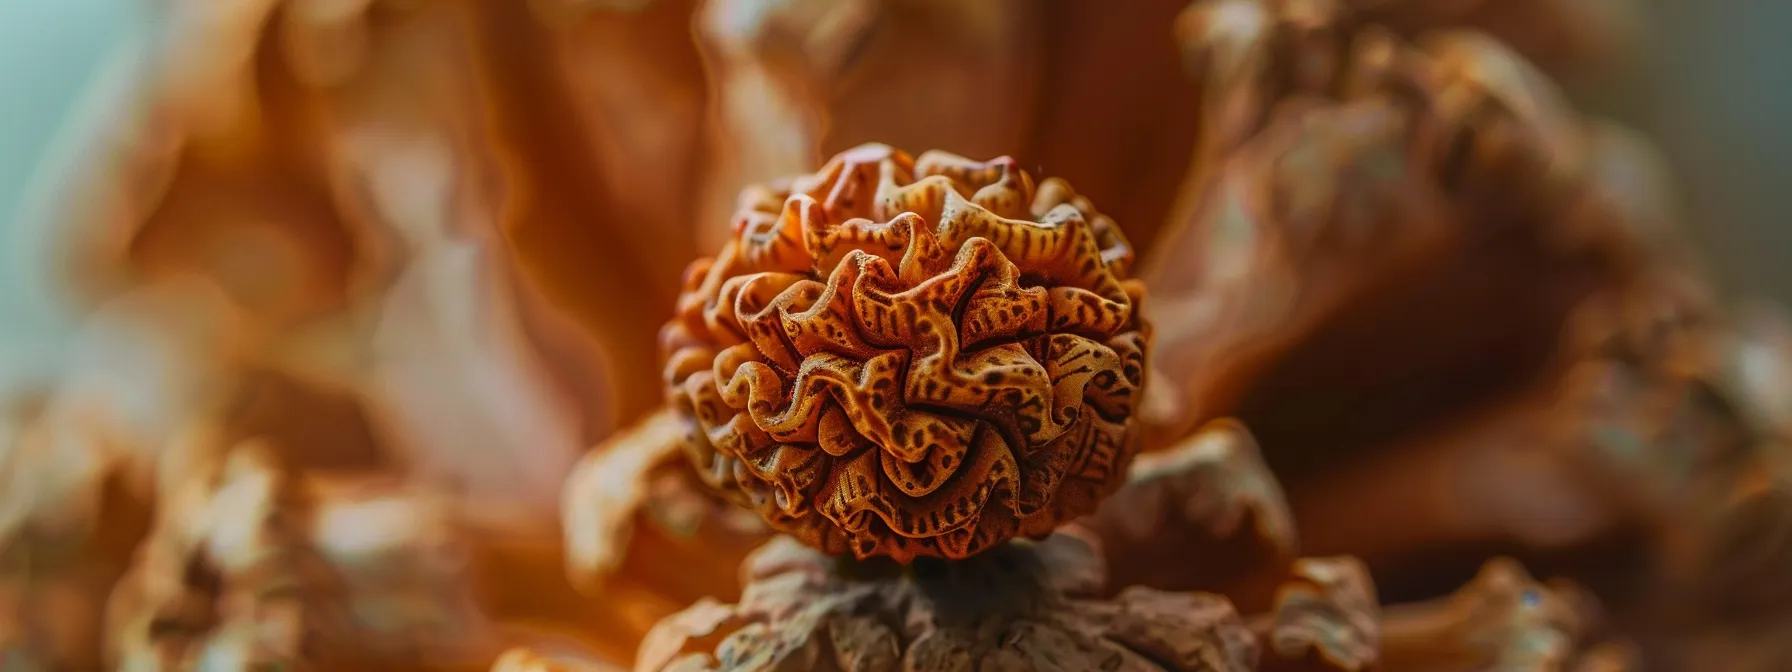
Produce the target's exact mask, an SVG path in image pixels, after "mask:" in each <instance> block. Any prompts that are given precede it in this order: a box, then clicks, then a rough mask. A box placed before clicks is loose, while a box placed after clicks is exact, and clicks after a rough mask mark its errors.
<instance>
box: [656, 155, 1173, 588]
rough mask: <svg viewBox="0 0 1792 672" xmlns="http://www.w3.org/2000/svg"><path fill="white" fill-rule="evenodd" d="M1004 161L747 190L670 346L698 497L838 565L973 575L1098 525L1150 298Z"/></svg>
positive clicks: (930, 161) (1075, 214) (1095, 221)
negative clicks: (948, 564) (725, 498)
mask: <svg viewBox="0 0 1792 672" xmlns="http://www.w3.org/2000/svg"><path fill="white" fill-rule="evenodd" d="M1131 260H1132V252H1131V249H1130V248H1129V247H1128V246H1127V244H1126V241H1125V240H1124V239H1123V238H1122V236H1121V235H1120V233H1119V230H1118V229H1117V228H1116V227H1115V226H1114V225H1113V223H1112V221H1111V220H1108V219H1107V218H1105V217H1103V216H1101V215H1100V214H1099V213H1096V212H1095V211H1094V210H1093V209H1092V208H1091V207H1090V206H1089V204H1088V202H1087V200H1086V199H1082V198H1080V197H1078V196H1077V195H1076V194H1075V193H1074V192H1073V191H1071V190H1070V188H1069V187H1068V186H1067V185H1065V184H1064V183H1062V182H1061V181H1058V180H1047V181H1045V182H1044V183H1043V184H1040V185H1038V186H1037V187H1036V186H1035V185H1034V183H1033V180H1032V178H1031V177H1030V176H1029V175H1027V174H1026V173H1025V172H1023V171H1021V170H1020V169H1019V168H1018V167H1017V166H1016V164H1015V162H1014V161H1013V160H1012V159H1008V158H1005V157H1004V158H999V159H995V160H993V161H988V162H978V161H971V160H969V159H964V158H961V157H957V156H951V155H948V154H943V153H938V152H930V153H927V154H923V155H921V156H920V158H919V159H913V158H910V157H909V156H908V155H906V154H904V153H902V152H899V151H896V150H894V149H891V148H889V147H885V146H882V145H866V146H862V147H858V148H855V149H853V150H850V151H847V152H845V153H842V154H841V155H839V156H837V157H835V158H834V159H833V160H832V161H830V162H829V163H828V164H827V165H826V166H825V167H823V168H822V170H821V171H820V172H818V173H816V174H813V175H807V176H803V177H799V178H795V179H792V180H788V181H785V182H783V183H780V184H774V185H770V186H767V187H756V188H750V189H748V190H747V191H746V192H744V193H743V194H742V199H741V208H740V211H739V212H738V214H737V215H736V218H735V221H734V234H733V237H732V239H731V240H730V241H729V242H728V243H727V244H726V245H725V246H724V247H723V249H722V250H721V252H720V254H718V255H717V257H715V258H714V259H709V260H703V261H699V262H698V263H696V264H695V265H693V266H692V269H691V271H690V273H689V276H688V284H687V286H686V288H685V291H684V293H683V295H682V296H681V297H680V299H679V305H678V311H677V316H676V317H675V318H674V320H673V321H672V323H671V324H669V325H667V327H666V329H665V331H664V332H663V333H662V343H663V345H664V347H665V350H666V355H667V360H666V380H667V384H668V385H669V387H670V390H669V391H670V396H671V398H672V401H673V405H674V406H675V407H676V408H677V409H679V410H680V412H681V413H683V414H684V416H685V418H686V419H687V420H688V421H689V422H691V423H692V427H693V429H694V431H695V434H696V436H694V437H693V440H692V441H690V442H689V444H690V446H691V448H690V452H691V457H692V459H693V460H694V461H695V463H696V465H697V467H698V470H699V471H700V472H701V473H703V474H704V476H705V478H706V480H708V482H709V483H710V485H712V486H714V487H717V488H719V489H720V490H721V491H723V492H725V493H727V494H728V495H729V496H730V497H732V498H734V499H735V500H736V501H737V502H739V503H741V504H743V505H745V506H748V507H750V508H752V509H753V510H755V511H756V512H758V513H759V514H760V515H761V516H762V517H764V518H765V520H766V521H767V522H768V523H769V524H771V525H772V527H774V528H776V529H778V530H780V531H783V532H786V533H789V534H792V535H794V536H796V537H798V538H800V539H802V540H803V541H805V542H807V543H809V544H811V545H814V546H817V547H818V548H820V549H822V550H824V551H827V552H830V553H845V552H849V551H850V552H851V553H853V554H855V555H857V556H860V557H869V556H877V555H884V556H890V557H892V558H895V559H896V560H898V561H904V562H906V561H908V560H912V559H913V558H915V557H919V556H943V557H950V558H960V557H965V556H968V555H971V554H974V553H977V552H978V551H981V550H984V549H987V548H989V547H991V546H993V545H996V544H999V543H1001V542H1003V541H1006V540H1008V539H1010V538H1013V537H1015V536H1040V535H1044V534H1046V533H1048V532H1050V531H1051V529H1052V528H1053V527H1055V526H1056V524H1057V523H1058V522H1060V521H1063V520H1066V519H1068V518H1071V517H1075V516H1079V515H1083V514H1086V513H1088V512H1090V511H1092V510H1093V509H1094V507H1095V505H1096V503H1097V502H1098V501H1099V500H1100V499H1101V498H1102V497H1103V496H1105V495H1106V494H1107V493H1108V492H1109V491H1111V490H1112V488H1113V487H1114V486H1115V485H1116V483H1117V480H1118V479H1119V477H1120V475H1121V474H1123V473H1124V472H1125V467H1126V464H1127V462H1128V461H1129V460H1130V458H1131V455H1132V453H1133V451H1134V448H1135V445H1136V434H1137V432H1136V428H1135V425H1134V423H1133V421H1132V414H1133V413H1132V412H1133V405H1134V400H1135V398H1136V397H1137V394H1138V390H1139V387H1140V384H1141V383H1142V382H1143V381H1142V377H1143V375H1144V371H1145V362H1144V358H1145V350H1146V334H1147V328H1146V326H1145V325H1144V323H1143V321H1142V318H1141V316H1140V314H1139V310H1138V302H1139V300H1140V299H1141V296H1142V289H1141V286H1140V285H1139V284H1138V283H1137V282H1135V281H1131V280H1127V279H1126V273H1127V268H1128V266H1129V265H1130V263H1131Z"/></svg>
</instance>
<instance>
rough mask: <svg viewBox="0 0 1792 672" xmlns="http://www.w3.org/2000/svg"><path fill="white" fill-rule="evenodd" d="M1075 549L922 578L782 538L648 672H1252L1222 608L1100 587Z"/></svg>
mask: <svg viewBox="0 0 1792 672" xmlns="http://www.w3.org/2000/svg"><path fill="white" fill-rule="evenodd" d="M1099 565H1100V560H1099V557H1098V556H1097V554H1096V552H1095V550H1094V549H1093V548H1091V547H1089V545H1088V544H1087V543H1085V542H1083V541H1081V540H1079V539H1077V538H1076V537H1073V536H1068V535H1059V536H1054V537H1052V538H1049V539H1047V540H1045V541H1042V542H1038V543H1031V542H1012V543H1009V544H1007V545H1004V546H1002V547H999V548H996V549H992V550H990V551H989V552H988V553H985V554H982V555H979V556H977V557H974V558H970V559H966V560H954V561H940V560H937V559H925V560H922V561H919V562H917V563H916V564H915V565H914V566H912V567H910V568H906V569H904V568H899V567H896V566H893V565H890V564H888V563H879V562H874V563H871V564H856V563H854V562H852V561H850V560H837V559H832V558H828V557H827V556H824V555H822V554H820V553H818V552H816V551H815V550H813V549H809V548H804V547H803V546H801V545H800V544H799V543H797V542H796V541H795V540H792V539H790V538H788V537H780V538H778V539H775V540H773V541H772V542H770V543H769V544H767V545H766V546H765V547H763V548H761V549H760V550H759V551H758V552H756V553H755V554H754V555H753V556H752V557H751V558H750V559H749V560H748V561H747V565H746V566H745V567H744V571H745V573H746V578H747V588H746V591H745V593H744V594H743V596H742V598H741V602H740V603H739V604H736V605H722V604H719V603H716V602H714V601H704V602H700V603H699V604H697V605H696V606H693V607H691V608H690V609H687V610H685V611H684V612H681V613H680V614H678V615H676V616H673V617H672V618H669V619H667V620H666V621H664V622H662V623H661V624H660V625H659V626H658V627H657V628H655V630H654V632H653V634H652V635H650V636H649V638H648V640H647V641H646V642H645V643H644V644H643V645H642V647H641V653H640V656H639V657H638V658H637V659H636V667H635V669H636V670H640V671H642V672H647V671H649V670H683V671H695V670H733V671H737V672H752V671H757V670H818V669H838V670H864V671H867V672H870V671H873V670H941V671H952V670H1015V671H1019V670H1040V669H1064V670H1139V671H1145V670H1189V671H1194V670H1201V671H1216V672H1217V671H1235V670H1236V671H1242V670H1250V669H1253V668H1254V666H1255V664H1256V659H1257V645H1256V641H1255V639H1254V638H1253V637H1252V636H1251V634H1250V632H1249V631H1248V630H1247V629H1246V628H1245V627H1244V624H1243V622H1242V621H1241V620H1240V619H1239V617H1238V615H1237V613H1236V612H1234V611H1233V609H1232V606H1231V605H1230V604H1228V603H1227V602H1226V601H1225V600H1224V599H1223V598H1219V597H1215V596H1212V595H1204V594H1198V593H1161V592H1157V591H1154V590H1150V589H1146V588H1132V589H1128V590H1125V591H1122V592H1121V593H1120V594H1119V595H1118V596H1116V597H1115V598H1113V599H1112V600H1091V599H1086V598H1084V597H1082V596H1084V595H1086V594H1087V593H1088V591H1090V590H1093V589H1097V588H1098V587H1099V583H1100V581H1099V577H1100V574H1101V572H1100V567H1099Z"/></svg>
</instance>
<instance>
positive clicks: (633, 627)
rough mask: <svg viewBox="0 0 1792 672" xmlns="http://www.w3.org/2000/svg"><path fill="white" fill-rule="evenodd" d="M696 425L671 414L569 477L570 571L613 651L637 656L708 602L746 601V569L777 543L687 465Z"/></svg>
mask: <svg viewBox="0 0 1792 672" xmlns="http://www.w3.org/2000/svg"><path fill="white" fill-rule="evenodd" d="M691 440H694V437H693V435H692V434H691V427H690V425H689V424H688V423H686V422H685V421H683V420H682V419H680V418H679V417H678V416H677V414H675V413H673V412H672V411H670V410H661V411H659V412H657V413H655V414H653V415H651V416H648V418H647V419H646V420H644V421H643V422H641V423H640V424H639V425H637V426H635V427H633V428H630V429H628V430H625V431H624V432H622V433H619V434H617V435H616V436H613V437H611V438H610V439H609V440H607V441H605V442H604V443H602V444H600V445H599V446H598V447H597V448H595V449H593V450H592V451H591V452H590V453H589V454H587V455H586V456H585V458H584V459H583V460H581V461H580V462H579V464H578V465H577V466H576V467H575V468H574V469H573V472H572V475H571V476H570V477H568V478H567V481H566V485H565V489H564V491H563V492H562V497H563V499H564V513H565V520H564V527H565V534H566V543H565V549H566V550H565V558H564V560H563V562H564V564H565V572H566V574H567V575H568V576H569V577H570V578H571V579H572V581H573V585H575V586H577V587H578V588H579V589H580V590H581V591H582V592H584V593H586V594H588V595H590V596H592V597H593V598H594V599H595V600H596V601H597V602H598V603H599V604H600V605H601V606H589V607H585V608H584V610H585V611H587V612H590V614H592V616H591V617H589V618H587V619H583V620H587V621H589V620H591V619H593V618H595V619H597V621H595V622H592V623H589V625H590V628H589V629H590V630H591V631H592V632H593V633H594V636H595V637H596V638H597V639H598V640H601V641H596V642H594V643H595V644H599V645H601V648H603V649H604V652H605V653H607V654H611V655H613V657H615V658H617V659H621V660H626V659H628V657H629V656H631V655H633V653H634V649H635V647H637V646H639V644H640V641H641V638H642V637H643V636H645V635H646V634H647V631H648V630H649V629H650V628H652V627H653V625H654V624H655V623H657V622H659V620H660V619H663V618H665V617H667V616H669V615H671V614H673V613H675V612H677V611H678V610H680V609H683V608H685V607H686V606H688V605H690V604H691V603H692V602H695V601H697V600H699V599H702V598H715V599H734V598H735V597H736V596H738V595H739V594H740V574H739V570H740V563H741V562H742V560H743V559H745V558H746V556H747V554H748V553H749V552H751V551H752V550H753V548H754V547H756V546H758V545H759V544H760V543H763V542H764V540H765V539H766V538H767V536H768V535H767V531H766V529H765V525H764V523H763V522H761V521H760V519H759V517H758V516H755V515H753V514H752V513H751V512H749V511H746V510H743V509H741V508H739V507H736V506H733V505H731V504H729V503H727V502H725V501H722V500H720V499H719V498H718V497H717V496H716V495H715V493H714V492H713V491H711V490H710V489H708V488H706V487H704V485H703V483H702V482H701V481H700V480H699V479H698V478H697V476H696V474H695V473H693V471H692V469H691V464H690V461H689V460H687V459H685V448H684V446H685V444H686V443H687V442H688V441H691Z"/></svg>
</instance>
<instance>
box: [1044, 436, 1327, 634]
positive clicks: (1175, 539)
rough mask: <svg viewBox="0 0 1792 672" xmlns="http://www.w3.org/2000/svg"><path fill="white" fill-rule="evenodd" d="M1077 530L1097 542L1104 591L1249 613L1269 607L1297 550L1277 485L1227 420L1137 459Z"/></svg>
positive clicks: (1248, 438) (1253, 448) (1245, 438)
mask: <svg viewBox="0 0 1792 672" xmlns="http://www.w3.org/2000/svg"><path fill="white" fill-rule="evenodd" d="M1077 524H1078V525H1079V526H1082V527H1084V528H1087V529H1089V530H1090V531H1091V532H1093V533H1094V534H1095V535H1096V536H1097V537H1098V538H1100V539H1101V544H1100V546H1101V550H1102V552H1103V555H1104V556H1105V557H1106V563H1107V567H1108V575H1109V580H1110V585H1112V586H1115V587H1120V586H1132V585H1142V586H1150V587H1152V588H1157V589H1160V590H1176V591H1183V590H1202V591H1213V592H1219V593H1222V594H1225V595H1226V596H1227V597H1229V598H1231V599H1232V600H1233V601H1234V602H1235V603H1237V604H1239V605H1240V607H1241V608H1243V609H1245V610H1247V611H1251V610H1254V609H1255V608H1257V607H1267V606H1268V599H1269V597H1270V591H1271V590H1273V589H1274V586H1275V583H1276V582H1279V581H1280V580H1281V579H1282V578H1283V577H1284V575H1285V573H1286V570H1287V567H1288V563H1290V562H1292V561H1293V560H1294V555H1295V552H1296V548H1295V546H1296V538H1295V531H1294V523H1293V520H1292V519H1291V518H1290V517H1289V515H1288V506H1287V503H1286V502H1284V501H1283V498H1282V489H1281V486H1280V485H1279V484H1278V483H1277V482H1276V480H1275V476H1274V475H1272V474H1270V473H1269V470H1268V469H1267V468H1266V467H1264V466H1263V460H1262V457H1261V456H1260V455H1258V453H1257V446H1256V443H1255V442H1254V441H1253V440H1252V439H1251V436H1250V433H1249V431H1248V430H1246V429H1245V427H1244V426H1243V425H1241V424H1239V423H1237V422H1233V421H1223V420H1222V421H1215V422H1212V423H1209V424H1208V425H1207V426H1206V427H1203V428H1202V429H1201V431H1199V432H1196V433H1195V434H1194V435H1193V436H1190V437H1189V438H1187V439H1184V440H1182V441H1181V442H1180V443H1178V444H1177V445H1176V446H1174V447H1171V448H1167V449H1165V450H1162V451H1159V452H1154V453H1147V454H1144V455H1141V456H1139V458H1138V459H1137V460H1135V461H1134V462H1133V466H1132V472H1131V474H1130V476H1129V478H1128V480H1127V483H1126V484H1125V485H1123V486H1121V487H1120V489H1119V490H1118V491H1116V492H1115V493H1114V496H1113V497H1110V498H1109V499H1108V500H1107V501H1105V502H1103V503H1102V505H1101V508H1100V509H1099V510H1097V512H1096V513H1095V515H1093V516H1090V517H1088V518H1084V519H1082V520H1080V521H1078V523H1077Z"/></svg>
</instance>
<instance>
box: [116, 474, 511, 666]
mask: <svg viewBox="0 0 1792 672" xmlns="http://www.w3.org/2000/svg"><path fill="white" fill-rule="evenodd" d="M209 448H210V449H212V450H216V446H210V447H209ZM195 449H196V450H206V449H208V446H196V447H195ZM190 464H193V465H194V467H193V468H192V469H190V470H188V477H187V478H186V479H183V480H182V481H181V482H180V485H179V486H178V487H176V488H173V489H171V490H169V491H167V492H166V493H165V497H164V499H163V501H162V506H161V507H160V509H159V512H158V520H157V522H156V526H155V528H154V530H153V531H152V533H151V536H150V538H149V539H148V540H147V541H146V542H145V543H144V545H143V547H142V548H141V549H140V551H139V554H138V557H137V560H136V564H135V566H134V567H133V569H132V571H131V573H130V574H129V575H127V577H126V578H125V580H124V581H122V582H121V583H120V585H119V587H118V588H117V590H116V591H115V592H114V595H113V601H112V605H111V607H110V614H109V619H110V622H111V627H110V631H111V633H112V641H111V642H110V646H109V655H110V656H111V657H112V659H113V660H114V662H115V663H116V664H117V665H118V666H120V667H122V668H126V669H143V670H162V669H169V670H173V669H217V670H237V669H244V670H246V669H260V668H261V667H262V666H267V665H279V666H286V667H294V668H298V669H366V668H368V667H378V666H382V665H397V664H404V665H414V666H421V667H424V668H433V667H436V666H449V667H452V666H455V665H459V664H465V663H466V662H467V661H469V660H479V659H483V660H490V656H491V655H493V654H494V653H495V651H496V646H495V643H494V642H493V641H492V640H491V633H490V632H489V631H488V630H487V628H488V624H486V623H485V622H484V619H483V617H482V615H481V614H480V613H479V612H478V610H477V608H476V607H475V606H474V605H473V604H472V603H471V601H470V600H469V598H468V596H467V594H466V593H465V592H464V591H463V589H462V588H463V587H462V586H461V585H459V577H460V572H461V570H462V567H461V566H460V564H459V563H460V562H461V561H463V560H464V558H463V557H462V551H460V550H459V547H458V541H457V539H456V538H455V533H456V531H455V530H454V528H453V526H452V524H451V523H450V522H449V519H448V518H447V517H446V516H445V515H443V508H444V507H443V503H442V502H440V501H439V500H437V499H435V498H434V497H433V496H431V495H429V494H428V493H406V492H403V491H398V490H394V489H393V488H392V487H391V484H390V483H380V482H378V481H368V480H365V479H350V480H332V479H317V478H309V477H306V476H303V475H298V474H294V473H292V472H290V471H289V470H287V469H284V468H282V467H281V466H280V465H279V463H278V457H277V455H276V454H275V453H274V452H273V451H271V450H270V449H268V448H267V447H266V446H265V445H261V444H256V443H253V442H251V443H248V444H243V445H240V446H238V447H234V448H231V449H229V450H228V451H220V452H214V453H210V454H209V455H196V456H192V462H190ZM423 652H427V653H423Z"/></svg>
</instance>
